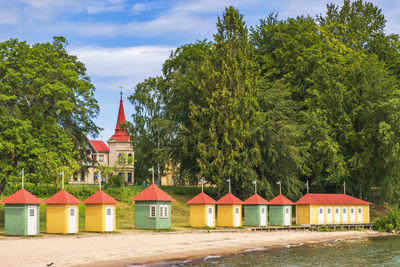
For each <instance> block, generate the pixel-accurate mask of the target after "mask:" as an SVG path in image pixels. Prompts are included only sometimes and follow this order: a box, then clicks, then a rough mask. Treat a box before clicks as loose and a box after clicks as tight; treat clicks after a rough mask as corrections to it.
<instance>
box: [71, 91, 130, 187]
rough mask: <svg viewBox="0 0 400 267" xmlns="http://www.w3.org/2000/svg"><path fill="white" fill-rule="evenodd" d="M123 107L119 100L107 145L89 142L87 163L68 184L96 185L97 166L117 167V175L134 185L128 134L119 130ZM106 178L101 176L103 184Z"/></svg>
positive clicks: (99, 141) (123, 114)
mask: <svg viewBox="0 0 400 267" xmlns="http://www.w3.org/2000/svg"><path fill="white" fill-rule="evenodd" d="M125 122H126V120H125V112H124V105H123V101H122V92H121V99H120V102H119V110H118V117H117V125H116V126H115V132H114V134H113V135H112V136H111V137H110V138H109V139H108V140H107V143H108V145H107V144H106V143H105V142H104V141H102V140H89V147H88V149H87V151H86V155H87V157H88V161H87V162H86V163H85V164H84V165H83V166H82V169H81V171H80V172H78V173H75V174H74V175H73V176H72V177H71V178H70V182H69V183H70V184H97V183H98V182H99V181H98V178H99V175H98V173H99V170H98V168H97V166H100V165H101V166H108V167H117V170H118V171H117V173H115V174H119V175H122V176H123V177H124V179H125V181H126V182H127V183H128V184H134V183H135V179H134V151H133V147H132V145H131V143H130V136H129V134H128V133H127V132H126V131H125V130H123V129H122V128H121V124H123V123H125ZM106 179H107V177H105V175H102V180H103V182H105V181H106Z"/></svg>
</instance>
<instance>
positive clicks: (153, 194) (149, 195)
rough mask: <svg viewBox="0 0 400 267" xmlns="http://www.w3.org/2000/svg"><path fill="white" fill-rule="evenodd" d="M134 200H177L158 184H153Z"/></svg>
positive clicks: (133, 199)
mask: <svg viewBox="0 0 400 267" xmlns="http://www.w3.org/2000/svg"><path fill="white" fill-rule="evenodd" d="M131 200H132V201H175V199H173V198H172V197H171V196H170V195H168V194H167V193H166V192H164V191H163V190H162V189H160V188H159V187H158V186H157V185H155V184H151V185H150V186H149V187H147V188H146V189H145V190H143V191H142V192H140V193H139V194H137V195H136V196H134V197H133V198H132V199H131Z"/></svg>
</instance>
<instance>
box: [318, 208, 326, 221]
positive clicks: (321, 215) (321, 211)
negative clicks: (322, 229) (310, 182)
mask: <svg viewBox="0 0 400 267" xmlns="http://www.w3.org/2000/svg"><path fill="white" fill-rule="evenodd" d="M324 217H325V214H324V207H319V208H318V224H324V223H325V222H324Z"/></svg>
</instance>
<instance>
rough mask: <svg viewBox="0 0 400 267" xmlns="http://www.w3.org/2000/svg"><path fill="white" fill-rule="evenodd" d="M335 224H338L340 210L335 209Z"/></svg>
mask: <svg viewBox="0 0 400 267" xmlns="http://www.w3.org/2000/svg"><path fill="white" fill-rule="evenodd" d="M335 223H340V208H339V207H335Z"/></svg>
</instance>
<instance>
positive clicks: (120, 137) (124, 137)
mask: <svg viewBox="0 0 400 267" xmlns="http://www.w3.org/2000/svg"><path fill="white" fill-rule="evenodd" d="M125 122H126V120H125V112H124V104H123V102H122V93H121V99H120V101H119V110H118V118H117V125H116V126H115V132H114V135H113V136H111V138H113V139H114V140H117V141H128V140H129V138H130V136H129V135H128V133H127V132H126V131H124V130H122V129H121V127H120V125H121V123H125Z"/></svg>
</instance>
